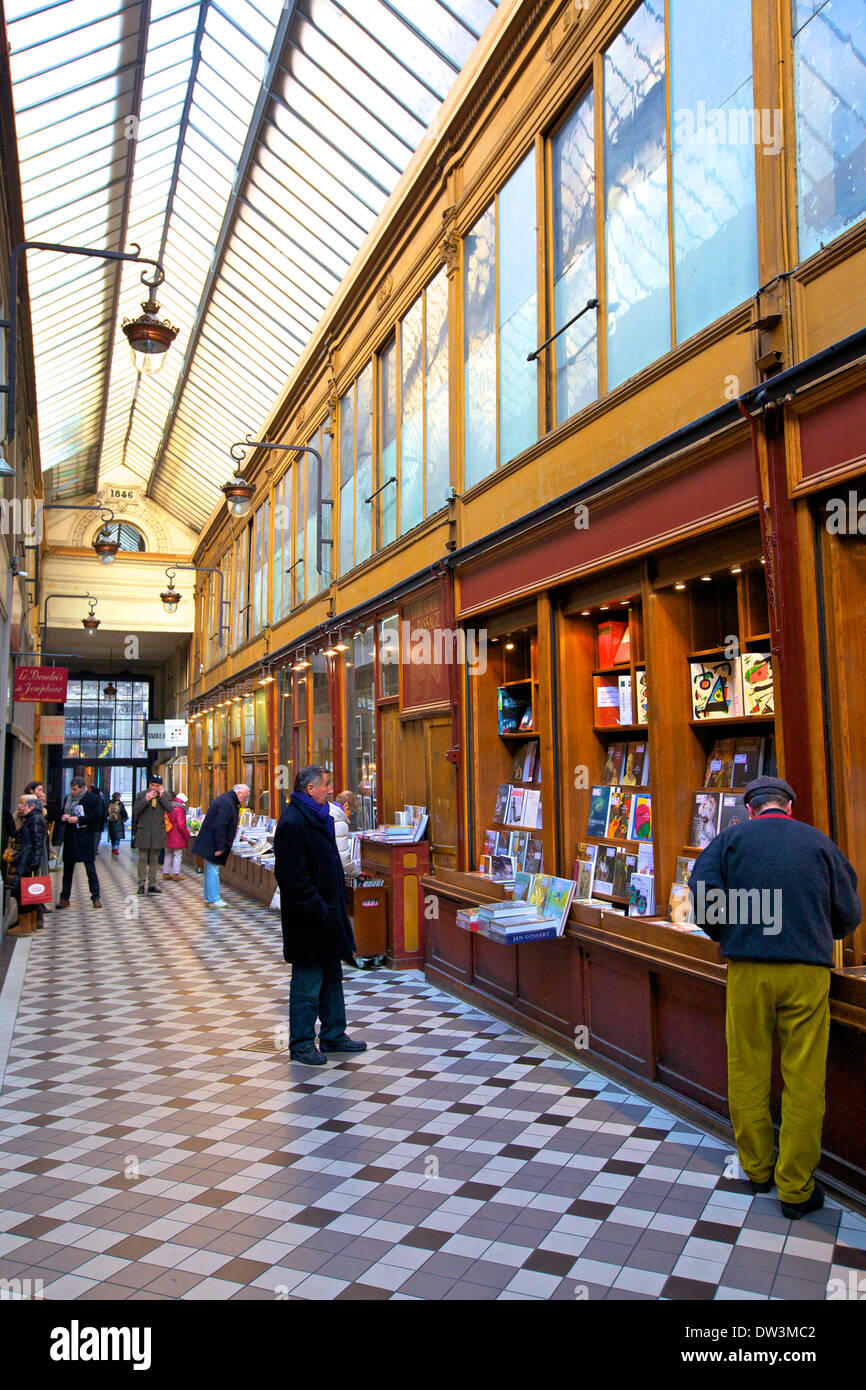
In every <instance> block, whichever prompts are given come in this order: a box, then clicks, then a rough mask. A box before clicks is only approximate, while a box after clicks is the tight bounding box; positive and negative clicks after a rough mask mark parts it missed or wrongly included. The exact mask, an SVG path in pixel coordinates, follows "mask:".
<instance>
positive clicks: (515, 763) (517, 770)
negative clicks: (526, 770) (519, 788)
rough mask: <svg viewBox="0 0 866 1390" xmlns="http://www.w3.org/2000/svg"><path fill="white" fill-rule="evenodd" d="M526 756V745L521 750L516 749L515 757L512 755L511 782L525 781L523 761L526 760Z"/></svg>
mask: <svg viewBox="0 0 866 1390" xmlns="http://www.w3.org/2000/svg"><path fill="white" fill-rule="evenodd" d="M524 756H525V755H524V745H521V746H520V748H516V749H515V751H514V753H513V755H512V758H511V780H512V782H522V781H523V780H524V777H523V759H524Z"/></svg>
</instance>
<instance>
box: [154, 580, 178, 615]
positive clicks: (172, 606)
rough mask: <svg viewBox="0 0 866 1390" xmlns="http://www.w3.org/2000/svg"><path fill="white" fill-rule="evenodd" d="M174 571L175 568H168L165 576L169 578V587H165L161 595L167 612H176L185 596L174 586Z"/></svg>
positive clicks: (161, 600)
mask: <svg viewBox="0 0 866 1390" xmlns="http://www.w3.org/2000/svg"><path fill="white" fill-rule="evenodd" d="M174 573H175V572H174V570H166V572H165V577H166V579H167V580H168V588H167V589H165V590H164V591H163V592H162V593H161V594H160V596H159V597H160V602H161V603H162V606H163V608H164V609H165V611H166V613H176V612H177V608H178V604H179V603H180V601H181V599H182V598H183V594H179V593H178V591H177V589H176V588H175V587H174Z"/></svg>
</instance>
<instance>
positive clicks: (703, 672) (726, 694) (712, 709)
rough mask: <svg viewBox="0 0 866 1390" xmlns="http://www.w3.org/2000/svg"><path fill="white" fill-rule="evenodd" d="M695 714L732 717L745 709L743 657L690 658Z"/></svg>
mask: <svg viewBox="0 0 866 1390" xmlns="http://www.w3.org/2000/svg"><path fill="white" fill-rule="evenodd" d="M689 671H690V673H691V686H692V717H693V718H694V719H731V718H738V717H739V716H740V715H741V714H742V713H743V687H742V677H741V673H740V658H739V657H738V656H737V657H732V658H731V659H729V660H712V661H690V662H689Z"/></svg>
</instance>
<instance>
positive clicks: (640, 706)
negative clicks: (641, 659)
mask: <svg viewBox="0 0 866 1390" xmlns="http://www.w3.org/2000/svg"><path fill="white" fill-rule="evenodd" d="M634 685H635V721H634V722H635V724H646V723H648V722H649V707H648V703H647V686H646V671H645V670H644V669H643V667H642V666H638V667H636V668H635V673H634Z"/></svg>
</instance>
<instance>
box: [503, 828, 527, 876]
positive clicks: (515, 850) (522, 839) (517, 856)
mask: <svg viewBox="0 0 866 1390" xmlns="http://www.w3.org/2000/svg"><path fill="white" fill-rule="evenodd" d="M528 839H529V832H528V831H527V830H512V832H511V836H510V838H509V841H508V853H509V854H510V855H511V857H512V859H513V860H514V862H515V863H516V865H517V867H518V869H525V865H524V863H523V861H524V859H525V858H526V842H527V841H528Z"/></svg>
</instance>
